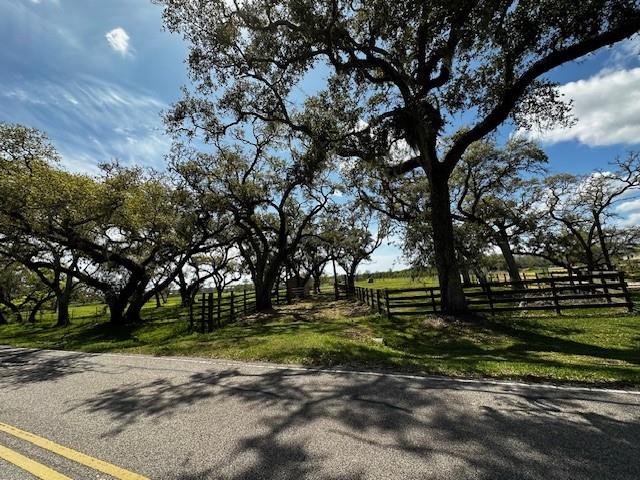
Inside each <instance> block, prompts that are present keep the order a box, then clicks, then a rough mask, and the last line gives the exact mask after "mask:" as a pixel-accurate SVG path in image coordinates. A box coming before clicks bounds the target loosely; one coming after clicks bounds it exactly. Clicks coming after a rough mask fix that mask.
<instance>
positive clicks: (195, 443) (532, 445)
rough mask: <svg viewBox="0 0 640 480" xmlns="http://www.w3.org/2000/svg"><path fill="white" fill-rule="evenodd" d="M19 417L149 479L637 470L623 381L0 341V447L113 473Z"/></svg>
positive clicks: (638, 447)
mask: <svg viewBox="0 0 640 480" xmlns="http://www.w3.org/2000/svg"><path fill="white" fill-rule="evenodd" d="M14 427H17V428H18V429H20V430H18V432H29V433H32V434H35V435H37V437H34V438H37V439H40V440H38V441H41V442H42V441H45V442H46V441H52V442H55V445H57V446H59V447H68V448H71V449H73V450H74V451H76V452H80V453H81V454H84V455H88V456H90V457H91V458H94V459H99V460H102V461H104V462H108V464H109V465H111V466H112V467H113V468H116V467H120V468H123V469H126V470H127V471H128V472H129V473H130V474H131V475H133V474H139V475H141V476H144V477H147V478H153V479H165V478H166V479H184V480H186V479H190V480H194V479H209V478H212V479H254V478H256V479H271V478H277V479H291V480H300V479H326V480H339V479H448V480H449V479H469V478H486V479H516V478H517V479H533V478H539V479H559V478H567V479H622V478H624V479H634V480H637V479H639V478H640V394H638V393H633V392H616V391H590V390H588V389H572V388H559V389H558V388H552V387H544V386H529V385H516V384H508V383H500V382H478V381H469V382H464V381H456V380H448V379H439V378H419V377H411V376H394V375H379V374H367V373H362V372H361V373H349V372H341V373H340V372H327V371H322V372H320V371H309V370H304V369H294V368H289V369H288V368H284V367H276V366H273V365H250V364H241V363H233V362H224V361H215V360H211V361H210V360H196V359H175V358H156V357H146V356H139V357H137V356H119V355H89V354H81V353H71V352H51V351H34V350H22V349H14V348H5V347H0V446H2V447H4V449H5V450H2V451H5V452H6V451H9V452H15V453H17V454H19V455H22V457H23V458H28V459H31V460H32V461H34V462H36V463H37V464H38V465H41V466H44V467H47V468H50V469H52V470H53V471H56V472H58V473H60V474H62V475H64V476H65V477H67V478H72V479H82V480H84V479H98V478H101V479H106V478H113V477H111V476H108V475H107V474H106V473H102V472H100V471H96V470H94V469H93V468H91V467H90V466H87V465H82V464H80V463H78V462H77V461H75V460H74V458H76V457H74V456H73V455H75V454H73V455H71V454H70V457H72V458H68V457H65V456H63V455H59V454H58V453H54V452H53V451H52V450H51V449H54V450H55V448H54V447H49V448H43V447H42V446H41V445H40V446H39V445H37V441H36V440H33V441H36V444H34V443H32V441H29V439H30V438H31V437H25V438H27V440H25V438H19V436H16V435H19V434H16V433H15V432H14V431H13V430H12V429H13V428H14ZM7 431H8V432H9V433H7ZM23 435H28V434H23ZM56 448H58V447H56ZM2 451H0V453H1V452H2ZM12 455H13V454H12ZM7 456H8V454H5V456H4V458H5V459H4V460H3V459H2V458H0V479H2V480H14V479H27V478H34V476H32V475H31V474H28V473H26V471H25V470H24V469H22V468H18V467H17V466H16V465H15V461H16V460H15V458H17V457H15V455H14V456H13V457H12V456H9V457H10V458H12V459H13V461H11V460H7V459H6V457H7ZM86 458H88V457H86ZM76 459H77V458H76ZM115 478H118V477H115ZM121 478H127V477H126V476H124V474H123V475H122V476H121ZM128 478H141V477H136V476H132V477H128Z"/></svg>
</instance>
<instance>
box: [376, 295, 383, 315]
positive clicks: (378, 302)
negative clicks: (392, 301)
mask: <svg viewBox="0 0 640 480" xmlns="http://www.w3.org/2000/svg"><path fill="white" fill-rule="evenodd" d="M376 303H377V304H378V313H379V314H380V313H382V306H381V305H380V290H376Z"/></svg>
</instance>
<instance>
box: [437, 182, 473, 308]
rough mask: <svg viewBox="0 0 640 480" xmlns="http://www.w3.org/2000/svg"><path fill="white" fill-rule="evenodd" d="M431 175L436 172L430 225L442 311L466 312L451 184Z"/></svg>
mask: <svg viewBox="0 0 640 480" xmlns="http://www.w3.org/2000/svg"><path fill="white" fill-rule="evenodd" d="M432 177H433V175H430V176H429V179H430V187H431V193H430V195H431V226H432V229H433V250H434V254H435V262H436V268H437V270H438V280H439V282H440V302H441V305H442V312H443V313H448V314H457V313H464V312H466V311H467V301H466V299H465V296H464V290H463V289H462V282H461V281H460V270H459V268H458V262H457V260H456V251H455V246H454V245H455V243H454V237H453V219H452V217H451V200H450V197H449V185H448V182H447V181H446V179H443V178H440V177H435V178H432Z"/></svg>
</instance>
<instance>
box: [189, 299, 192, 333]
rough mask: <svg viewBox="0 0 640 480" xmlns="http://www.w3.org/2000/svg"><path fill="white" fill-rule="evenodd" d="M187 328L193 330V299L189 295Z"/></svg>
mask: <svg viewBox="0 0 640 480" xmlns="http://www.w3.org/2000/svg"><path fill="white" fill-rule="evenodd" d="M189 330H190V331H193V299H192V298H191V295H189Z"/></svg>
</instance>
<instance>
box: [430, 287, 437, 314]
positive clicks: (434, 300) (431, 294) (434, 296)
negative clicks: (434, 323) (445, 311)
mask: <svg viewBox="0 0 640 480" xmlns="http://www.w3.org/2000/svg"><path fill="white" fill-rule="evenodd" d="M429 296H430V297H431V308H433V313H436V294H435V293H434V291H433V287H431V288H429Z"/></svg>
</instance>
